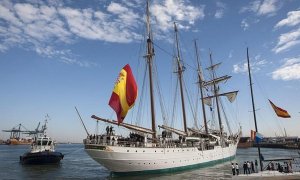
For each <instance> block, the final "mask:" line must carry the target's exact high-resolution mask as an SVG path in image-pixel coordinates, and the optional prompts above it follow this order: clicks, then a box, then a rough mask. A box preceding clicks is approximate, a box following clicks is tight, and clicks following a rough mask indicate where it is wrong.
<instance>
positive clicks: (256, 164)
mask: <svg viewBox="0 0 300 180" xmlns="http://www.w3.org/2000/svg"><path fill="white" fill-rule="evenodd" d="M257 166H258V163H257V160H256V159H255V172H256V173H258V170H257Z"/></svg>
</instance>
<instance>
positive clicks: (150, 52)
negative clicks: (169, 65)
mask: <svg viewBox="0 0 300 180" xmlns="http://www.w3.org/2000/svg"><path fill="white" fill-rule="evenodd" d="M146 12H147V17H146V23H147V36H148V38H147V54H146V56H145V57H146V60H147V64H148V68H149V69H148V71H149V84H150V103H151V120H152V131H153V135H152V136H153V139H154V142H156V126H155V109H154V93H153V80H152V79H153V78H152V59H153V56H154V49H153V46H152V34H151V28H150V12H149V1H147V10H146Z"/></svg>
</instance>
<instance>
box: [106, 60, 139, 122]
mask: <svg viewBox="0 0 300 180" xmlns="http://www.w3.org/2000/svg"><path fill="white" fill-rule="evenodd" d="M137 94H138V88H137V84H136V82H135V79H134V77H133V74H132V71H131V68H130V66H129V64H127V65H126V66H124V67H123V69H122V70H121V72H120V74H119V76H118V79H117V82H116V83H115V86H114V90H113V92H112V95H111V97H110V100H109V103H108V104H109V105H110V107H111V108H113V110H114V111H115V112H116V114H117V117H118V123H119V124H120V123H122V122H123V120H124V118H125V116H126V114H127V112H128V110H129V109H130V108H132V107H133V105H134V102H135V100H136V98H137Z"/></svg>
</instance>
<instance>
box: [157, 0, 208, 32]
mask: <svg viewBox="0 0 300 180" xmlns="http://www.w3.org/2000/svg"><path fill="white" fill-rule="evenodd" d="M151 13H152V14H153V15H154V17H155V19H156V21H157V23H158V26H157V28H158V29H160V30H162V31H165V32H166V31H168V30H170V29H172V28H173V22H174V21H176V22H177V23H178V24H179V27H181V28H183V29H189V28H190V27H191V26H192V25H193V24H194V23H195V21H196V20H197V19H203V18H204V6H201V7H195V6H192V5H190V4H188V3H187V2H185V1H183V0H165V1H163V2H161V1H155V2H154V3H153V5H152V6H151Z"/></svg>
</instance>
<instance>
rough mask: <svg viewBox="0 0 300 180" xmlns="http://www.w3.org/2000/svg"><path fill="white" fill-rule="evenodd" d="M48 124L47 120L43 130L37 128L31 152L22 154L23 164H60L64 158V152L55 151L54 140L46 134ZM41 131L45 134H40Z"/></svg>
mask: <svg viewBox="0 0 300 180" xmlns="http://www.w3.org/2000/svg"><path fill="white" fill-rule="evenodd" d="M46 124H47V120H45V125H43V126H42V130H38V129H37V130H36V133H35V138H34V141H33V143H32V144H31V150H30V152H26V153H24V155H23V156H20V162H21V163H22V164H58V163H59V162H60V160H62V159H63V158H64V155H63V154H62V153H60V152H56V151H55V143H54V141H53V140H52V139H51V138H50V137H48V136H47V135H46V131H45V130H46ZM41 133H43V135H40V134H41ZM39 135H40V136H39Z"/></svg>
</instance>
